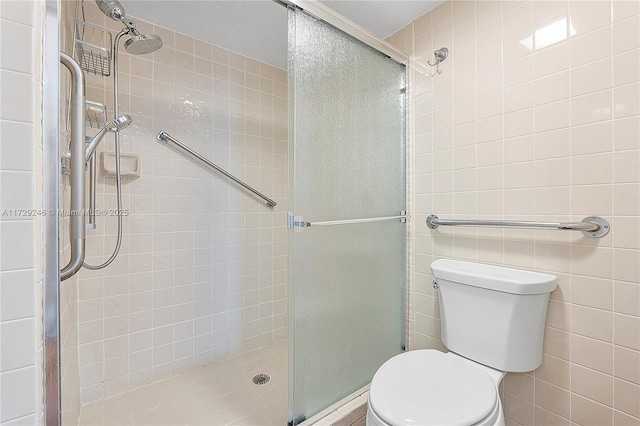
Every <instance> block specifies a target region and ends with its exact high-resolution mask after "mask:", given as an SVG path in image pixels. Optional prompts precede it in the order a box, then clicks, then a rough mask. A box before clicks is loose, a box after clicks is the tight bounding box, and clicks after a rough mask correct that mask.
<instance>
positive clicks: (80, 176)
mask: <svg viewBox="0 0 640 426" xmlns="http://www.w3.org/2000/svg"><path fill="white" fill-rule="evenodd" d="M60 63H61V64H62V65H64V66H65V67H66V68H67V69H68V70H69V72H70V73H71V111H70V112H69V114H70V115H71V147H70V151H71V164H70V165H71V175H70V177H69V184H70V186H71V205H70V209H69V210H70V211H69V233H70V235H69V237H70V239H69V242H70V245H71V259H70V260H69V263H68V264H67V266H65V267H64V268H62V270H61V271H60V280H61V281H64V280H66V279H68V278H70V277H72V276H73V275H74V274H75V273H76V272H78V271H79V270H80V268H81V267H82V264H83V263H84V255H85V251H84V237H85V225H84V179H85V176H84V173H85V169H84V167H85V152H84V149H85V148H84V144H85V142H84V136H85V121H84V120H85V83H84V74H83V73H82V68H80V65H78V63H77V62H76V61H74V60H73V58H71V57H70V56H68V55H66V54H64V53H62V52H60Z"/></svg>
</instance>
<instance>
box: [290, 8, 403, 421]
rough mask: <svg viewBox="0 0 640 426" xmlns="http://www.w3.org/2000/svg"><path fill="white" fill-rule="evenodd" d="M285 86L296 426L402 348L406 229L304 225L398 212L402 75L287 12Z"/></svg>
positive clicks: (393, 65) (387, 224)
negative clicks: (293, 217) (287, 91)
mask: <svg viewBox="0 0 640 426" xmlns="http://www.w3.org/2000/svg"><path fill="white" fill-rule="evenodd" d="M289 88H290V103H289V106H290V108H291V111H290V126H291V127H290V135H291V137H290V141H291V142H290V152H289V155H290V156H289V158H290V159H291V160H290V167H291V175H292V177H293V179H292V181H293V184H292V194H291V199H293V204H292V208H291V210H292V211H293V212H294V215H296V216H302V218H300V217H298V220H297V222H310V223H311V226H310V227H308V226H306V227H300V226H294V230H292V231H290V234H289V238H290V239H289V241H290V254H289V262H290V263H289V271H290V281H289V282H290V283H291V284H290V292H291V294H290V297H289V299H290V301H291V303H290V309H291V311H290V312H291V314H290V318H291V322H292V324H290V330H291V334H290V336H291V343H290V347H291V352H290V354H291V357H290V360H291V361H290V362H291V365H290V378H289V380H290V387H289V399H290V400H289V410H290V413H289V420H290V421H291V422H293V424H297V423H299V422H301V421H302V420H304V419H305V418H309V417H310V416H312V415H314V414H316V413H318V412H319V411H322V410H323V409H325V408H327V407H328V406H329V405H331V404H333V403H335V402H337V401H339V400H340V399H342V398H344V397H345V396H347V395H349V394H351V393H353V392H354V391H356V390H358V389H360V388H361V387H362V386H364V385H366V384H367V383H369V382H370V381H371V379H372V377H373V374H374V373H375V371H376V370H377V368H378V367H380V365H382V363H384V362H385V361H386V360H387V359H389V358H390V357H392V356H393V355H395V354H398V353H400V352H401V351H402V349H403V345H404V339H405V275H406V273H405V271H406V263H405V238H406V235H405V232H406V229H405V228H406V223H404V222H403V221H402V220H400V219H390V220H383V221H375V222H374V221H361V222H356V223H353V222H349V223H346V224H320V223H318V225H315V224H314V223H317V222H325V221H342V220H348V221H350V220H353V219H369V218H382V217H393V216H399V215H401V214H402V212H403V211H404V210H405V138H404V136H405V93H404V92H405V67H404V65H401V64H399V63H397V62H395V61H393V60H391V59H389V58H388V57H387V56H385V55H383V54H382V53H380V52H378V51H377V50H375V49H373V48H371V47H369V46H367V45H366V44H364V43H362V42H360V41H358V40H356V39H354V38H352V37H351V36H349V35H347V34H345V33H343V32H342V31H340V30H338V29H336V28H334V27H332V26H331V25H329V24H327V23H325V22H323V21H320V20H318V19H315V18H313V17H311V16H309V15H307V14H305V13H304V12H302V11H299V10H291V11H290V15H289ZM290 222H291V221H290ZM293 222H296V221H293ZM298 225H299V223H298ZM320 225H324V226H320Z"/></svg>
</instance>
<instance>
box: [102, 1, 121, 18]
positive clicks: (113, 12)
mask: <svg viewBox="0 0 640 426" xmlns="http://www.w3.org/2000/svg"><path fill="white" fill-rule="evenodd" d="M96 4H97V5H98V7H99V8H100V10H101V11H102V13H104V14H105V15H107V16H108V17H109V18H111V19H113V20H114V21H121V20H122V19H124V17H125V12H124V8H123V7H122V5H121V4H120V2H119V1H118V0H96Z"/></svg>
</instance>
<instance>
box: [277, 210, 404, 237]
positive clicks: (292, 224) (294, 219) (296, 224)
mask: <svg viewBox="0 0 640 426" xmlns="http://www.w3.org/2000/svg"><path fill="white" fill-rule="evenodd" d="M408 218H409V215H407V212H406V211H401V212H400V215H399V216H383V217H366V218H362V219H344V220H326V221H323V222H305V221H304V218H303V217H302V216H294V214H293V213H291V212H289V217H288V226H287V228H288V229H293V231H294V232H302V228H310V227H311V226H333V225H349V224H353V223H371V222H386V221H389V220H399V221H400V222H402V223H405V222H406V221H407V219H408Z"/></svg>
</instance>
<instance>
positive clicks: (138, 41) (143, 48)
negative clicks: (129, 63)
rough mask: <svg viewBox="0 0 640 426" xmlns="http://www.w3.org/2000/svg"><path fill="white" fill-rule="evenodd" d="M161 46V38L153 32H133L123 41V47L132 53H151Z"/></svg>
mask: <svg viewBox="0 0 640 426" xmlns="http://www.w3.org/2000/svg"><path fill="white" fill-rule="evenodd" d="M161 47H162V39H161V38H160V37H158V36H157V35H155V34H148V35H147V34H140V33H138V34H135V35H134V36H133V37H131V38H130V39H129V40H127V41H125V42H124V48H125V49H127V52H129V53H131V54H133V55H143V54H146V53H152V52H155V51H156V50H158V49H160V48H161Z"/></svg>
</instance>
